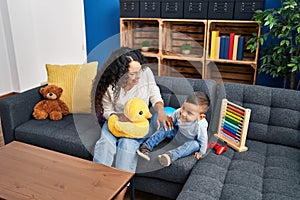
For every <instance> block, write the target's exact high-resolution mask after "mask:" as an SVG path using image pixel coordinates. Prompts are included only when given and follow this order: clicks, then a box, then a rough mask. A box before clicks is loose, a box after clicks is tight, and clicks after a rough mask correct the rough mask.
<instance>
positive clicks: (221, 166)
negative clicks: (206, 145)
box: [177, 140, 300, 200]
mask: <svg viewBox="0 0 300 200" xmlns="http://www.w3.org/2000/svg"><path fill="white" fill-rule="evenodd" d="M246 144H247V146H248V147H249V149H248V151H247V152H243V153H238V152H235V151H233V150H232V149H228V150H227V151H226V152H225V153H223V154H222V155H221V156H218V155H216V154H215V153H214V151H211V153H210V154H208V155H207V156H206V157H205V158H203V159H201V160H200V161H199V162H198V163H197V164H196V166H195V167H194V169H193V170H192V172H191V175H190V177H189V179H188V180H187V182H186V184H185V185H184V187H183V189H182V192H181V193H180V194H179V196H178V198H177V199H185V200H186V199H253V200H259V199H295V200H296V199H300V191H299V187H300V170H299V169H300V149H298V148H293V147H287V146H282V145H279V144H267V143H263V142H259V141H253V140H248V141H247V143H246Z"/></svg>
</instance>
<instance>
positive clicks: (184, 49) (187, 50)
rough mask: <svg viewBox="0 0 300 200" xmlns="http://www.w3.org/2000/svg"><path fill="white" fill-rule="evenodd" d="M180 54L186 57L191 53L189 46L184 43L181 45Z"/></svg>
mask: <svg viewBox="0 0 300 200" xmlns="http://www.w3.org/2000/svg"><path fill="white" fill-rule="evenodd" d="M180 48H181V52H182V54H185V55H188V54H190V53H191V45H190V44H188V43H184V44H183V45H181V47H180Z"/></svg>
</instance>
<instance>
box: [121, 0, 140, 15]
mask: <svg viewBox="0 0 300 200" xmlns="http://www.w3.org/2000/svg"><path fill="white" fill-rule="evenodd" d="M139 4H140V0H120V17H139V16H140V11H139V7H140V5H139Z"/></svg>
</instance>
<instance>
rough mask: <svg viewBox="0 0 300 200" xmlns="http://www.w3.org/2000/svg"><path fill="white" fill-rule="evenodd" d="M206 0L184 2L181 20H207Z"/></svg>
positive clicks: (186, 0) (187, 0)
mask: <svg viewBox="0 0 300 200" xmlns="http://www.w3.org/2000/svg"><path fill="white" fill-rule="evenodd" d="M207 10H208V0H185V1H184V12H183V18H185V19H207Z"/></svg>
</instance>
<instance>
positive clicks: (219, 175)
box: [0, 77, 300, 200]
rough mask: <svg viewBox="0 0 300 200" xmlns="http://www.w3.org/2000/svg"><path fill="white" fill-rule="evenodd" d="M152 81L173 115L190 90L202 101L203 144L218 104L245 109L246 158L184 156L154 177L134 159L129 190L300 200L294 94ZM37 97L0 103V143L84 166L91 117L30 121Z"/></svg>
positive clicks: (299, 122)
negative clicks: (204, 97)
mask: <svg viewBox="0 0 300 200" xmlns="http://www.w3.org/2000/svg"><path fill="white" fill-rule="evenodd" d="M156 80H157V83H158V85H159V87H160V89H161V93H162V96H163V98H164V100H165V103H166V106H171V107H174V108H177V107H178V106H179V105H180V104H181V103H182V101H183V99H184V97H185V96H186V95H187V94H189V93H190V92H191V91H192V90H202V91H205V92H206V93H207V94H208V95H209V97H210V99H211V104H212V105H211V107H210V110H209V112H208V114H207V119H208V121H209V124H210V126H209V139H210V141H215V138H214V137H213V133H215V132H216V129H217V124H218V116H219V108H220V102H221V100H222V99H223V98H227V99H228V100H230V101H232V102H234V103H237V104H239V105H241V106H244V107H248V108H250V109H251V118H250V125H249V132H248V137H247V142H246V146H247V147H248V151H247V152H243V153H239V152H236V151H234V150H232V149H231V148H228V149H227V151H226V152H225V153H223V154H222V155H216V154H215V152H214V150H209V151H208V154H207V155H206V156H205V157H204V158H202V159H200V160H199V161H197V160H196V159H195V158H194V157H193V156H192V155H191V156H188V157H185V158H182V159H179V160H177V161H176V162H174V163H173V164H172V165H171V166H170V167H168V168H162V169H161V168H159V167H158V165H157V161H156V160H155V159H153V160H152V161H151V162H150V163H148V162H146V161H143V160H141V159H140V160H139V164H138V168H137V173H136V175H135V177H134V187H135V189H137V190H141V191H145V192H149V193H153V194H156V195H160V196H163V197H168V198H171V199H176V198H177V199H193V200H194V199H205V200H206V199H300V190H299V188H300V92H299V91H292V90H285V89H278V88H269V87H263V86H253V85H245V84H234V83H224V84H221V85H217V84H216V83H215V82H214V81H212V80H199V79H185V78H178V77H177V78H174V77H156ZM38 90H39V88H34V89H32V90H29V91H27V92H23V93H20V94H17V95H14V96H11V97H8V98H4V99H0V117H1V120H2V127H3V132H4V139H5V142H6V143H9V142H11V141H13V140H18V141H22V142H25V143H30V144H34V145H37V146H41V147H44V148H48V149H52V150H55V151H59V152H63V153H66V154H70V155H74V156H77V157H81V158H84V159H89V160H90V159H91V158H92V154H93V152H92V150H93V146H94V144H95V142H96V141H97V139H98V138H99V132H100V127H99V125H98V123H97V121H96V120H95V117H94V116H93V115H78V114H77V115H76V114H75V115H68V116H66V117H64V118H63V120H61V121H50V120H43V121H37V120H34V119H33V118H32V116H31V113H32V108H33V106H34V105H35V104H36V103H37V102H38V101H40V100H41V98H42V97H41V96H40V95H39V93H38ZM219 143H221V142H219ZM166 144H167V143H163V144H161V145H160V146H159V147H158V148H156V150H155V151H154V152H153V155H154V156H153V157H155V154H158V153H160V152H161V151H164V150H165V149H166V148H170V146H169V145H166Z"/></svg>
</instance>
